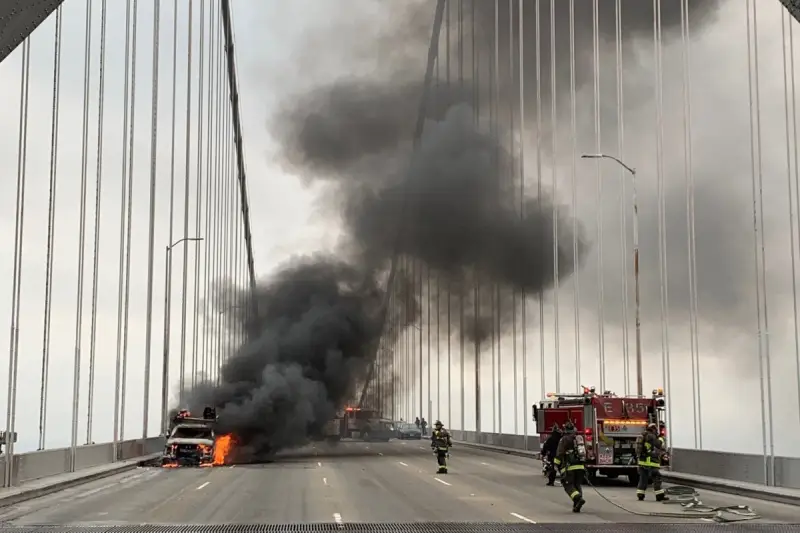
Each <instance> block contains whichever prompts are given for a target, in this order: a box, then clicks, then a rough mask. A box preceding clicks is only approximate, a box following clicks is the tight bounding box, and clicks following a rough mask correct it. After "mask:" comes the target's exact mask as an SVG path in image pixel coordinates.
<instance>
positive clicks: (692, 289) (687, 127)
mask: <svg viewBox="0 0 800 533" xmlns="http://www.w3.org/2000/svg"><path fill="white" fill-rule="evenodd" d="M681 30H682V31H681V39H682V41H683V43H682V45H683V46H682V48H683V104H684V106H683V127H684V133H683V142H684V165H685V169H684V173H685V174H686V213H687V222H688V224H687V228H686V229H687V233H688V244H689V335H690V337H691V339H690V346H691V355H692V368H693V370H692V377H693V380H692V402H693V403H694V404H695V405H694V411H695V413H696V414H695V415H694V421H695V447H696V448H697V449H702V448H703V424H702V416H703V415H702V410H701V409H700V405H701V404H700V400H701V394H700V383H701V381H700V347H699V345H698V331H697V260H696V257H697V256H696V247H695V218H694V214H695V213H694V171H693V168H692V167H693V165H692V108H691V102H692V92H691V56H690V51H691V50H690V47H691V40H690V38H689V1H688V0H681ZM669 365H670V360H669V354H667V372H666V374H667V376H666V383H665V385H666V387H667V391H668V392H667V424H668V426H669V427H670V428H672V427H673V426H672V394H671V391H672V372H671V370H670V366H669Z"/></svg>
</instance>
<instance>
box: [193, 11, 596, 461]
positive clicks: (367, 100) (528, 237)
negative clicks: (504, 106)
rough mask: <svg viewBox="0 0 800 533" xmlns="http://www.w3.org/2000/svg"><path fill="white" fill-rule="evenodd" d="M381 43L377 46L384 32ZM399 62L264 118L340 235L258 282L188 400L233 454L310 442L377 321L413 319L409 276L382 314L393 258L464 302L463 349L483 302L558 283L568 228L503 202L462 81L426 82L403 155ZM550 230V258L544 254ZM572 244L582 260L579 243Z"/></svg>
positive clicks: (523, 204) (506, 182)
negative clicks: (242, 329)
mask: <svg viewBox="0 0 800 533" xmlns="http://www.w3.org/2000/svg"><path fill="white" fill-rule="evenodd" d="M451 4H452V3H451ZM429 6H430V8H431V10H432V7H433V4H432V3H431V4H429ZM413 11H414V10H412V12H413ZM479 15H480V13H478V14H476V17H477V16H479ZM430 18H432V17H430V15H429V19H430ZM482 24H483V23H482ZM412 34H414V32H412ZM408 36H409V33H408V32H404V33H403V38H404V39H408ZM381 39H382V43H383V44H382V47H384V46H386V43H387V42H391V41H392V36H391V35H388V36H382V38H381ZM404 45H405V47H406V49H414V48H420V49H422V48H424V46H423V45H424V43H421V42H417V43H414V42H408V41H406V42H405V43H404ZM481 46H482V50H483V52H485V51H487V50H488V49H487V48H483V45H481ZM401 63H403V64H402V65H401V66H400V67H399V68H398V69H397V70H396V71H392V72H388V73H386V72H381V73H379V74H376V75H374V76H372V77H367V78H360V79H359V78H352V77H351V78H348V77H343V78H339V79H338V80H336V81H334V82H331V83H327V84H323V85H320V86H317V87H314V88H312V89H311V90H307V91H304V92H302V93H300V94H291V95H289V96H288V97H287V98H286V99H285V100H283V103H282V104H283V105H281V106H280V108H279V111H278V112H277V113H276V115H275V116H273V117H271V120H270V128H271V132H272V134H273V137H274V139H275V140H276V141H277V142H278V144H279V146H280V152H279V155H280V157H281V158H282V160H283V162H284V163H285V164H286V165H287V166H289V167H290V168H291V169H292V171H293V172H294V173H295V174H296V175H298V176H299V177H300V178H301V179H304V180H306V182H314V181H320V180H322V181H324V182H326V183H327V185H328V186H329V194H328V195H327V196H326V201H327V202H328V203H329V205H332V206H334V207H335V208H336V209H337V210H338V211H339V213H340V214H341V217H342V221H343V223H344V229H345V234H346V238H345V239H344V242H343V243H342V246H341V249H340V250H339V252H338V253H337V254H336V258H335V259H334V258H332V257H330V256H326V255H315V256H311V257H306V258H302V259H297V260H294V261H292V262H290V263H288V264H287V265H286V266H284V267H283V268H281V269H279V271H278V273H277V274H275V275H274V276H273V277H272V278H271V279H269V280H266V281H264V282H262V283H261V284H260V285H259V288H258V290H257V293H256V295H255V297H256V299H257V301H258V308H259V313H258V316H257V317H255V318H253V317H249V319H248V320H249V321H248V322H247V324H246V326H247V331H248V336H247V339H246V342H245V343H244V345H243V346H242V347H240V348H238V350H236V351H235V353H233V354H231V355H230V357H229V358H228V360H227V361H226V363H225V365H224V367H223V369H222V372H221V376H220V379H219V380H218V381H219V383H205V384H201V385H199V386H198V387H196V388H195V389H194V390H193V391H192V394H191V400H190V406H191V407H192V408H193V409H195V410H197V409H201V408H202V406H204V405H206V404H211V405H214V406H216V407H217V412H218V415H219V417H220V418H219V431H220V432H231V433H234V434H235V435H236V437H237V440H238V443H239V447H238V449H239V452H240V453H243V454H245V455H246V456H251V457H252V456H254V457H259V456H263V455H264V454H268V453H272V452H274V451H277V450H280V449H283V448H287V447H292V446H297V445H301V444H303V443H305V442H307V440H308V439H309V438H314V437H319V436H320V435H321V434H322V433H323V430H324V426H325V424H326V423H327V422H328V420H330V419H331V417H332V416H333V415H334V414H335V413H336V411H337V410H338V409H340V408H342V407H343V406H344V405H345V403H347V402H348V401H350V400H352V399H353V398H354V397H355V395H356V393H357V390H358V386H359V384H360V382H361V381H362V380H363V379H364V377H365V375H366V373H367V371H368V368H369V365H370V363H372V361H373V358H374V357H375V353H376V348H377V344H378V341H379V338H380V336H381V335H382V332H383V334H386V332H385V331H384V330H383V317H384V316H385V315H386V314H389V315H392V316H394V317H399V319H397V323H396V324H395V326H396V327H395V328H394V329H390V330H389V331H390V333H389V334H390V335H396V334H397V333H399V331H401V330H402V328H404V327H405V326H406V325H408V324H409V323H412V322H414V321H415V320H416V318H417V316H418V313H419V312H420V310H419V307H418V302H417V298H419V297H420V296H421V291H420V292H417V291H418V290H419V289H418V287H419V286H420V284H419V280H415V281H416V284H413V285H412V283H411V281H412V280H411V279H410V278H409V275H410V274H409V273H408V272H407V271H406V270H402V269H401V270H400V272H399V274H398V280H397V284H399V286H401V287H405V290H403V291H401V292H403V293H404V294H405V296H406V297H404V298H403V297H401V298H392V299H388V301H390V302H392V305H393V306H394V307H393V308H392V309H389V310H388V311H386V310H385V309H384V308H383V305H385V302H386V301H387V298H386V294H385V291H386V287H385V279H386V272H387V270H388V268H389V264H390V261H391V259H392V257H393V256H395V255H396V254H399V256H400V257H402V258H403V263H404V264H408V263H409V262H411V261H413V262H415V263H416V264H417V265H419V266H420V267H421V268H420V269H417V272H420V271H425V272H431V274H432V276H433V277H435V279H436V282H437V285H439V287H446V288H447V290H449V291H450V292H451V293H452V295H453V296H455V298H454V301H461V302H466V306H465V307H467V314H468V315H470V314H471V316H469V317H468V318H467V320H466V321H465V322H466V323H467V324H469V325H467V326H465V328H466V330H467V331H465V333H466V334H468V335H470V336H471V337H472V338H473V339H474V340H475V341H482V340H483V339H485V338H486V336H488V335H489V334H490V330H491V329H492V328H490V327H487V323H491V322H488V321H489V320H494V318H495V317H490V316H489V315H488V314H487V311H486V305H485V302H486V301H487V300H488V298H490V297H491V298H496V297H497V296H496V295H497V294H499V293H500V292H503V294H508V293H510V291H511V290H512V289H520V288H522V289H525V290H526V293H527V294H530V295H535V294H537V293H542V292H545V291H547V290H548V289H549V288H550V286H551V282H552V280H553V279H554V277H555V274H556V270H557V271H558V275H559V277H560V278H562V279H563V278H565V277H567V276H569V275H570V274H571V269H572V267H573V265H574V261H573V259H574V258H573V257H572V253H573V251H572V237H573V236H572V235H571V234H569V231H570V230H571V228H572V222H571V220H570V219H569V217H568V215H567V214H566V213H565V212H564V210H563V209H562V208H560V207H559V206H557V205H555V204H554V202H553V200H552V199H551V198H549V197H547V195H546V194H542V195H540V196H538V197H526V198H523V199H520V198H519V197H517V198H516V199H515V198H514V194H512V189H514V190H516V185H515V179H513V178H512V171H514V170H515V169H516V168H517V167H516V161H514V158H513V157H512V156H511V155H510V153H511V150H510V148H512V147H510V146H506V145H504V144H503V143H502V142H500V141H499V140H498V138H497V137H496V136H494V135H492V134H491V133H490V132H488V131H487V130H486V128H485V124H480V123H479V121H478V120H476V116H477V115H478V114H479V113H477V112H476V108H475V106H474V105H473V104H474V103H475V95H476V94H477V93H472V92H470V91H471V90H474V89H465V88H464V87H469V86H470V84H465V85H464V86H461V87H460V90H459V91H457V90H455V87H457V86H456V85H455V84H453V86H451V87H450V88H448V87H447V86H445V85H443V84H440V85H438V86H437V87H436V88H435V90H434V91H433V93H432V95H431V100H430V109H429V113H428V122H427V124H426V128H425V131H424V134H423V137H422V139H421V142H420V144H419V147H418V149H417V150H412V142H411V141H412V140H411V135H412V132H413V131H414V121H415V115H416V111H417V107H418V103H419V99H420V97H421V83H420V81H421V73H422V72H423V68H424V65H422V64H421V63H422V62H420V65H419V67H420V68H419V69H416V70H414V69H409V68H408V64H407V63H406V61H405V59H404V60H402V61H401ZM473 87H474V86H473ZM478 89H479V90H480V87H479V88H478ZM478 111H482V110H478ZM556 222H558V225H557V226H556ZM400 228H402V229H400ZM556 233H558V242H560V243H567V244H566V245H565V246H564V247H563V248H561V247H556V246H555V242H556V240H555V235H556ZM577 237H578V240H579V242H580V243H581V244H580V246H579V250H578V253H579V256H581V257H579V259H580V258H582V256H583V255H584V254H585V252H586V244H585V243H584V240H583V236H582V235H578V236H577ZM477 285H480V287H482V290H481V291H476V290H475V289H474V287H476V286H477ZM495 289H497V292H495ZM501 303H506V304H507V303H508V302H501ZM505 308H510V305H505ZM501 318H502V317H501ZM501 322H502V321H501ZM501 326H502V323H501ZM242 458H245V457H242Z"/></svg>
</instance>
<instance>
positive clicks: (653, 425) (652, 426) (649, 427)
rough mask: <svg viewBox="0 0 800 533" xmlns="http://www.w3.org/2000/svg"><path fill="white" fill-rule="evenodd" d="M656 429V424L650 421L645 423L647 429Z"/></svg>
mask: <svg viewBox="0 0 800 533" xmlns="http://www.w3.org/2000/svg"><path fill="white" fill-rule="evenodd" d="M657 429H658V428H657V427H656V425H655V424H653V423H652V422H651V423H650V424H647V431H656V430H657Z"/></svg>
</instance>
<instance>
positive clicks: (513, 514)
mask: <svg viewBox="0 0 800 533" xmlns="http://www.w3.org/2000/svg"><path fill="white" fill-rule="evenodd" d="M511 516H513V517H515V518H519V519H520V520H522V521H523V522H528V523H530V524H535V523H536V522H534V521H533V520H531V519H530V518H528V517H527V516H522V515H521V514H519V513H511Z"/></svg>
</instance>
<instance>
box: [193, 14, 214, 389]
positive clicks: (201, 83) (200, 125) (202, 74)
mask: <svg viewBox="0 0 800 533" xmlns="http://www.w3.org/2000/svg"><path fill="white" fill-rule="evenodd" d="M205 3H206V2H205V0H200V57H199V60H198V65H199V66H198V69H199V72H198V76H197V78H198V82H197V85H198V87H197V90H198V94H197V114H198V119H197V163H196V167H195V174H196V176H195V200H194V209H195V224H194V235H195V237H201V233H200V221H201V215H202V209H201V206H202V204H203V130H204V126H205V123H204V122H203V107H204V104H205V101H204V100H205V98H204V96H205V92H206V83H207V82H206V75H207V74H206V69H205V54H206V50H205V40H206V15H205V7H206V6H205ZM213 12H214V4H213V0H212V3H211V7H209V19H210V16H211V14H212V13H213ZM208 32H209V34H210V33H211V24H210V20H209V28H208ZM208 55H209V57H211V42H210V40H209V45H208ZM208 77H209V82H208V85H210V73H209V75H208ZM208 93H209V95H210V94H211V91H210V90H208ZM192 266H193V269H194V274H193V276H192V283H193V287H192V374H191V375H192V377H191V383H192V386H194V384H195V381H196V380H195V375H196V374H197V355H198V350H197V341H198V327H199V324H198V314H199V305H198V300H199V297H200V285H199V282H200V246H195V247H194V264H193V265H192Z"/></svg>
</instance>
